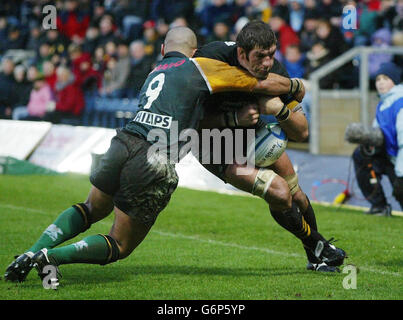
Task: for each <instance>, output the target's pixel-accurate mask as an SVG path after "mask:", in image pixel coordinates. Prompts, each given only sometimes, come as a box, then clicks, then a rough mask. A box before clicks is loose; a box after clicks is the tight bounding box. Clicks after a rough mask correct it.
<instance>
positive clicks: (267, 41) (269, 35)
mask: <svg viewBox="0 0 403 320" xmlns="http://www.w3.org/2000/svg"><path fill="white" fill-rule="evenodd" d="M236 42H237V44H238V47H240V48H242V49H243V50H245V53H246V56H247V57H248V56H249V52H251V51H252V50H253V49H256V48H259V49H269V48H271V47H272V46H273V45H275V44H277V38H276V35H275V33H274V31H273V30H272V29H271V28H270V26H269V25H268V24H267V23H264V22H263V21H260V20H252V21H250V22H248V23H247V24H246V25H245V26H244V27H243V28H242V30H241V31H240V32H239V33H238V36H237V38H236Z"/></svg>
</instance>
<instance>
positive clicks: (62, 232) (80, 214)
mask: <svg viewBox="0 0 403 320" xmlns="http://www.w3.org/2000/svg"><path fill="white" fill-rule="evenodd" d="M79 206H80V205H75V206H74V207H70V208H68V209H67V210H65V211H63V212H62V213H61V214H60V215H59V216H58V217H57V219H56V221H55V222H53V223H52V224H51V225H50V226H48V227H47V228H46V230H45V231H44V232H43V233H42V235H41V236H40V238H39V239H38V241H37V242H36V243H35V244H34V245H33V246H32V247H31V248H29V249H28V252H29V251H30V252H33V253H35V252H37V251H39V250H41V249H42V248H47V249H50V248H54V247H56V246H57V245H59V244H61V243H63V242H65V241H67V240H69V239H71V238H74V237H75V236H76V235H78V234H79V233H81V232H83V231H85V230H86V229H87V221H86V219H87V217H86V215H85V212H84V211H83V210H81V209H82V208H81V206H80V207H79Z"/></svg>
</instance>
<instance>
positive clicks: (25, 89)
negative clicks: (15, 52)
mask: <svg viewBox="0 0 403 320" xmlns="http://www.w3.org/2000/svg"><path fill="white" fill-rule="evenodd" d="M25 74H26V70H25V67H24V66H23V65H17V66H16V67H15V68H14V85H13V88H12V93H11V94H12V96H13V109H14V108H16V107H19V106H26V105H27V104H28V100H29V95H30V92H31V90H32V84H31V83H30V82H29V81H28V80H27V78H26V76H25Z"/></svg>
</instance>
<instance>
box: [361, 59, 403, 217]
mask: <svg viewBox="0 0 403 320" xmlns="http://www.w3.org/2000/svg"><path fill="white" fill-rule="evenodd" d="M400 81H401V69H400V68H399V67H398V66H397V65H395V64H393V63H390V62H389V63H385V64H383V65H381V67H380V68H379V70H377V75H376V89H377V91H378V94H379V95H380V102H379V103H378V106H377V107H376V115H375V119H374V122H373V127H374V128H379V129H380V130H381V131H382V134H383V138H384V139H383V140H384V146H383V147H378V148H374V147H373V146H371V145H366V146H363V145H362V146H360V147H358V148H357V149H356V150H355V151H354V154H353V160H354V167H355V172H356V177H357V181H358V185H359V187H360V189H361V191H362V193H363V195H364V196H365V197H366V199H367V200H368V201H369V202H370V203H371V208H370V210H369V211H368V212H367V213H368V214H377V215H386V216H388V215H390V214H391V207H390V205H389V204H388V203H387V200H386V198H385V194H384V191H383V188H382V185H381V182H380V181H381V177H382V175H387V176H388V178H389V181H390V182H391V183H392V185H393V195H394V197H395V198H396V200H397V201H398V202H399V203H400V206H401V208H402V209H403V148H402V146H403V112H402V109H403V85H401V84H400ZM373 175H375V176H376V183H373V182H372V179H373Z"/></svg>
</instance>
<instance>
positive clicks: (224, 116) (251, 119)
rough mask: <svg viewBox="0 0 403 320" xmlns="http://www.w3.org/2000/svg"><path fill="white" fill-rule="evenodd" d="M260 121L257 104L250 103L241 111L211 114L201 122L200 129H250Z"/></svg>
mask: <svg viewBox="0 0 403 320" xmlns="http://www.w3.org/2000/svg"><path fill="white" fill-rule="evenodd" d="M258 120H259V110H258V106H257V105H256V104H253V103H250V104H247V105H245V106H243V107H242V108H240V109H239V110H232V111H226V112H215V113H213V112H210V113H207V114H206V116H205V117H204V119H202V120H201V121H200V127H201V128H205V129H212V128H224V127H250V126H253V125H255V124H256V123H257V122H258Z"/></svg>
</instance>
